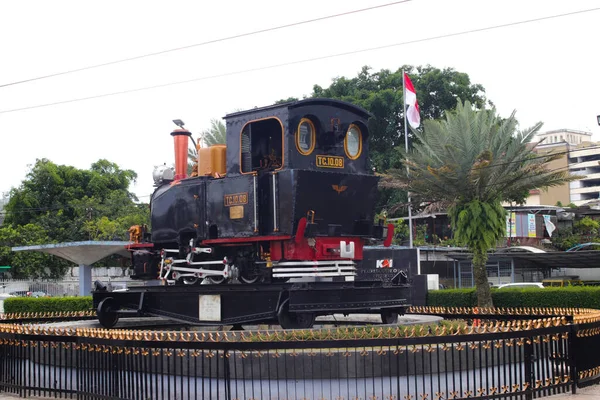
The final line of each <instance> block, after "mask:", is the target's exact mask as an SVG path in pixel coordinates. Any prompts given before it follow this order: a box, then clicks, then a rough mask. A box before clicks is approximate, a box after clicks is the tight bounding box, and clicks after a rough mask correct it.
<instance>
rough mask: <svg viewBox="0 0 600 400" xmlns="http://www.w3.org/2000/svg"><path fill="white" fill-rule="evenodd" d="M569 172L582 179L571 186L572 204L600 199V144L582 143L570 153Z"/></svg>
mask: <svg viewBox="0 0 600 400" xmlns="http://www.w3.org/2000/svg"><path fill="white" fill-rule="evenodd" d="M569 171H571V173H572V174H573V175H577V176H580V177H581V178H580V179H578V180H576V181H573V182H571V183H570V184H569V186H570V195H571V203H573V204H575V205H577V206H580V205H582V204H585V203H587V202H589V201H591V200H597V199H599V198H600V143H594V142H588V143H582V144H580V145H578V146H577V147H575V148H572V149H571V151H570V152H569Z"/></svg>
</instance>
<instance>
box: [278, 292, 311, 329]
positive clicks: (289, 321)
mask: <svg viewBox="0 0 600 400" xmlns="http://www.w3.org/2000/svg"><path fill="white" fill-rule="evenodd" d="M289 302H290V299H285V300H284V301H283V303H282V304H281V307H280V308H279V312H278V313H277V319H278V321H279V325H281V327H282V328H283V329H310V328H312V327H313V325H314V324H315V318H316V315H315V313H311V312H307V313H295V312H290V310H289Z"/></svg>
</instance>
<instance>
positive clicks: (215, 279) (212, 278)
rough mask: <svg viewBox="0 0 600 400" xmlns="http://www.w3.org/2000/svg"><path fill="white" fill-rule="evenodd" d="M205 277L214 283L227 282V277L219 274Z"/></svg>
mask: <svg viewBox="0 0 600 400" xmlns="http://www.w3.org/2000/svg"><path fill="white" fill-rule="evenodd" d="M204 279H206V280H207V281H208V282H210V283H212V284H213V285H221V284H223V283H225V282H226V279H225V277H224V276H219V275H213V276H207V277H206V278H204Z"/></svg>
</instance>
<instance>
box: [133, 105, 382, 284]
mask: <svg viewBox="0 0 600 400" xmlns="http://www.w3.org/2000/svg"><path fill="white" fill-rule="evenodd" d="M369 117H370V115H369V113H368V112H367V111H365V110H364V109H362V108H359V107H357V106H354V105H352V104H350V103H346V102H342V101H337V100H331V99H306V100H302V101H296V102H290V103H285V104H278V105H273V106H269V107H263V108H254V109H252V110H248V111H243V112H237V113H233V114H229V115H227V116H225V120H226V123H227V145H226V146H225V145H215V146H210V147H200V146H199V145H197V150H198V159H197V160H196V165H195V166H194V172H193V173H192V174H191V176H189V177H188V176H187V175H186V171H187V154H188V151H187V149H188V144H189V138H190V137H191V134H190V133H189V131H187V130H185V129H183V126H182V125H181V128H182V129H177V130H175V131H174V132H172V133H171V135H172V136H173V137H174V140H175V170H174V171H173V169H171V168H167V167H162V168H158V169H156V170H155V174H154V178H155V185H156V186H157V187H156V190H155V192H154V193H153V195H152V198H151V203H150V207H151V224H152V226H151V229H152V232H151V233H149V232H142V231H141V228H140V227H132V230H131V232H132V237H133V239H134V241H135V243H134V244H132V245H130V246H129V248H130V250H131V252H132V263H133V275H132V278H134V279H142V280H150V279H161V280H163V281H166V282H168V283H170V284H172V283H178V284H190V285H191V284H196V283H200V282H202V281H204V282H203V283H214V284H217V283H223V282H226V281H229V280H231V279H238V280H239V281H240V282H242V283H258V282H277V281H285V280H287V279H289V278H295V277H332V278H334V280H345V281H352V280H354V277H355V275H356V263H357V262H360V260H362V257H363V246H364V244H365V240H367V239H383V235H384V232H385V233H386V239H385V243H384V244H385V245H388V246H389V244H390V242H391V237H392V234H393V231H392V229H387V227H384V224H383V221H378V222H377V223H374V207H375V201H376V194H377V181H378V178H377V177H376V176H374V175H373V173H372V171H371V170H370V168H369V148H368V137H369V130H368V125H367V120H368V118H369ZM386 231H387V232H386Z"/></svg>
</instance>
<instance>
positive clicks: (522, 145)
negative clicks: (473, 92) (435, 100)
mask: <svg viewBox="0 0 600 400" xmlns="http://www.w3.org/2000/svg"><path fill="white" fill-rule="evenodd" d="M517 124H518V122H517V120H516V119H515V113H514V112H513V114H512V115H511V116H510V117H509V118H507V119H502V118H500V117H499V116H497V115H496V110H495V109H492V110H475V109H474V108H473V107H472V105H471V104H470V103H469V102H465V103H464V104H462V103H461V102H460V101H459V103H458V105H457V108H456V110H454V111H453V112H449V113H447V114H446V119H445V120H441V121H432V120H428V121H424V126H423V131H422V132H420V131H414V132H413V133H414V135H415V136H416V137H417V139H418V142H416V143H415V144H414V146H413V149H412V151H411V152H409V153H407V154H403V155H404V158H405V165H407V166H408V170H409V171H408V173H407V171H406V170H405V169H403V170H393V171H390V173H389V174H388V175H387V177H386V178H385V179H384V180H383V186H388V187H398V185H399V184H400V185H404V186H405V188H406V189H407V190H408V191H409V192H410V194H411V196H412V199H411V201H412V202H413V204H415V205H418V206H423V205H424V204H427V203H429V205H430V206H431V205H432V204H436V203H437V204H442V205H443V206H444V207H446V208H447V210H448V216H449V219H450V221H451V224H452V228H453V231H454V236H455V238H456V239H457V240H458V241H460V242H462V243H464V244H465V245H466V246H467V247H468V249H469V250H470V251H471V252H472V253H473V261H472V264H473V273H474V278H475V286H476V292H477V303H478V305H479V306H480V307H492V306H493V303H492V298H491V292H490V286H489V284H488V279H487V272H486V268H485V266H486V263H487V259H488V253H487V252H488V250H490V249H492V248H495V247H496V245H497V244H498V243H499V241H500V239H501V238H502V237H503V236H504V234H505V226H506V225H505V224H506V222H505V221H506V219H505V210H504V208H503V207H502V202H503V201H513V202H515V201H516V202H521V203H522V202H523V201H524V199H525V198H526V197H527V195H528V194H529V190H531V189H544V188H547V187H549V186H555V185H560V184H563V183H565V182H568V181H570V180H572V179H573V178H572V177H570V176H569V174H568V171H565V170H550V169H548V166H547V163H548V162H550V161H552V160H554V159H557V158H560V157H561V155H560V154H542V155H537V154H535V153H534V148H535V146H536V144H537V143H532V142H531V141H532V139H533V138H534V135H535V133H536V132H538V130H539V129H540V128H541V126H542V124H541V123H538V124H536V125H534V126H533V127H531V128H529V129H525V130H523V131H517Z"/></svg>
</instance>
